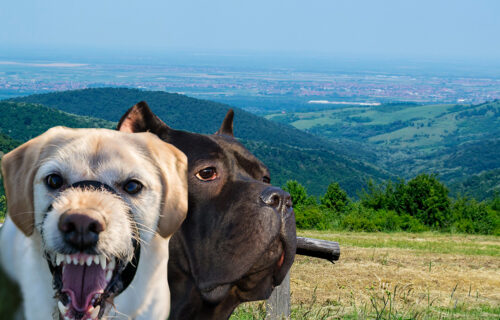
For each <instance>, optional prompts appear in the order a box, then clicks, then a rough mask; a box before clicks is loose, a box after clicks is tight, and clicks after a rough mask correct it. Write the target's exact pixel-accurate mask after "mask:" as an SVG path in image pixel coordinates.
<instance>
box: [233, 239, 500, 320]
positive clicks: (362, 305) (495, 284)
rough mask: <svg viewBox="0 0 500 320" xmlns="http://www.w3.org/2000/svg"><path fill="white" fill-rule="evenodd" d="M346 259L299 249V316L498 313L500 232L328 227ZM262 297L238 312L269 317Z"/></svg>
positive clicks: (242, 319)
mask: <svg viewBox="0 0 500 320" xmlns="http://www.w3.org/2000/svg"><path fill="white" fill-rule="evenodd" d="M300 235H301V236H306V237H311V238H320V239H327V240H335V241H339V242H340V245H341V250H342V253H341V257H340V261H338V262H337V263H336V264H331V263H329V262H327V261H322V260H318V259H312V258H306V257H302V256H298V257H297V259H296V262H295V264H294V266H293V267H292V272H291V288H292V289H291V290H292V306H293V307H292V319H499V318H500V238H499V237H492V236H469V235H446V234H434V233H419V234H410V233H389V234H387V233H328V232H317V231H314V232H313V231H302V232H300ZM264 315H265V308H264V306H263V303H249V304H245V305H243V306H241V307H240V308H239V309H238V310H237V311H236V313H235V314H234V315H233V317H232V318H231V319H233V320H236V319H238V320H246V319H262V318H263V317H264Z"/></svg>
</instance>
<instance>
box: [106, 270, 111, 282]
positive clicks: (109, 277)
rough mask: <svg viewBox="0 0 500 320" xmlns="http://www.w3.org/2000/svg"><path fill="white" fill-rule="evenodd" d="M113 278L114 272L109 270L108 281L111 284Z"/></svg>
mask: <svg viewBox="0 0 500 320" xmlns="http://www.w3.org/2000/svg"><path fill="white" fill-rule="evenodd" d="M111 278H113V271H112V270H108V272H106V281H107V282H110V281H111Z"/></svg>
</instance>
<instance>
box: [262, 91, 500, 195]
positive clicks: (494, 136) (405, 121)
mask: <svg viewBox="0 0 500 320" xmlns="http://www.w3.org/2000/svg"><path fill="white" fill-rule="evenodd" d="M279 115H280V114H274V115H273V114H271V115H268V116H267V117H268V118H269V119H275V117H278V116H279ZM278 119H279V120H280V121H282V122H283V121H286V120H287V119H288V120H289V124H291V125H293V126H295V127H296V128H299V129H302V130H305V131H307V132H309V133H312V134H315V135H317V136H319V137H322V138H328V139H331V140H335V141H340V142H342V143H343V144H346V145H347V143H350V142H352V141H357V142H359V143H360V144H362V145H363V146H365V147H364V149H365V150H370V149H371V148H376V151H374V153H376V154H377V155H378V157H376V158H375V159H370V160H368V159H366V158H365V157H364V156H363V155H361V154H360V157H358V159H365V160H367V161H370V163H374V164H376V165H377V166H379V167H381V168H385V169H387V170H389V171H391V172H394V173H395V174H396V175H399V176H403V177H412V176H415V175H416V174H418V173H419V172H421V171H426V172H438V173H439V174H440V177H441V179H442V180H443V181H444V182H446V183H453V182H457V181H460V182H461V181H463V180H464V179H466V178H468V177H469V176H471V175H474V174H481V173H482V172H485V171H489V170H495V169H496V170H498V169H500V165H499V161H498V159H500V138H499V137H500V101H498V100H495V101H491V102H486V103H481V104H476V105H442V104H440V105H415V104H414V105H410V104H402V103H398V104H384V105H380V106H356V107H353V106H344V107H338V106H335V107H331V108H330V109H328V110H325V109H322V110H319V111H311V110H307V111H303V112H291V113H287V114H286V117H279V118H278ZM297 119H298V120H297ZM371 150H373V149H371ZM489 178H494V180H491V179H490V180H489V181H488V183H486V184H484V185H483V184H479V183H478V184H476V186H477V187H476V188H477V189H476V191H475V193H474V194H469V193H467V192H468V190H469V189H468V188H467V187H465V188H461V187H460V185H455V183H453V184H452V185H451V186H453V187H457V190H452V191H459V192H460V193H462V194H466V193H467V194H468V195H474V197H476V198H477V199H479V200H482V199H484V198H486V197H490V196H491V195H492V193H491V191H492V190H491V188H495V187H496V188H497V189H498V186H499V185H500V175H498V172H497V174H496V175H495V177H491V176H490V177H489ZM472 183H474V182H472ZM485 193H487V194H486V196H484V194H485Z"/></svg>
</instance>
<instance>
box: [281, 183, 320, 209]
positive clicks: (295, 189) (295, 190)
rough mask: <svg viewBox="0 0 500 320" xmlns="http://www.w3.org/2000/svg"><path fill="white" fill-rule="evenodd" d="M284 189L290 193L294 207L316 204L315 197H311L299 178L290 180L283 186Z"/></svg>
mask: <svg viewBox="0 0 500 320" xmlns="http://www.w3.org/2000/svg"><path fill="white" fill-rule="evenodd" d="M283 190H285V191H287V192H288V193H290V196H291V197H292V202H293V206H294V207H296V206H303V205H309V204H314V203H315V202H316V201H315V200H314V197H309V196H308V195H307V190H306V188H304V186H303V185H301V184H300V183H299V182H298V181H297V180H288V181H287V182H286V184H285V186H284V187H283Z"/></svg>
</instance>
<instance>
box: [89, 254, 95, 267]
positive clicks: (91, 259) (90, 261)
mask: <svg viewBox="0 0 500 320" xmlns="http://www.w3.org/2000/svg"><path fill="white" fill-rule="evenodd" d="M92 261H94V257H93V256H89V257H88V258H87V266H89V267H90V265H91V264H92Z"/></svg>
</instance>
